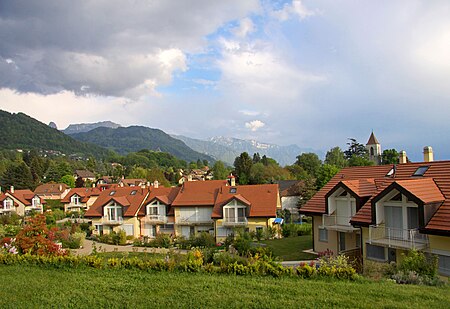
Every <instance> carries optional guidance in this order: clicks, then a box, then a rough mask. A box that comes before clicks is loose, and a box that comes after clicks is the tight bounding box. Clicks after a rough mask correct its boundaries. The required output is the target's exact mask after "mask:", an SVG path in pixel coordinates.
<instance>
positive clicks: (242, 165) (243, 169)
mask: <svg viewBox="0 0 450 309" xmlns="http://www.w3.org/2000/svg"><path fill="white" fill-rule="evenodd" d="M252 165H253V160H252V159H251V158H250V156H249V155H248V153H246V152H243V153H241V154H240V155H239V157H236V159H235V160H234V169H235V172H236V175H237V177H238V180H239V184H241V185H245V184H248V183H249V180H250V170H251V168H252Z"/></svg>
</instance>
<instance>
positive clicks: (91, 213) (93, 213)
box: [85, 187, 149, 217]
mask: <svg viewBox="0 0 450 309" xmlns="http://www.w3.org/2000/svg"><path fill="white" fill-rule="evenodd" d="M112 192H114V193H113V194H112ZM111 194H112V195H111ZM148 194H149V191H148V189H142V188H136V187H116V188H114V189H109V190H105V191H102V192H101V193H100V195H99V197H98V198H97V200H96V201H95V202H94V204H92V206H91V207H90V208H89V209H88V210H87V211H86V213H85V216H86V217H102V216H103V207H104V206H106V205H107V204H109V203H110V202H111V201H115V202H116V203H118V204H120V205H122V206H123V216H124V217H132V216H134V215H135V214H136V212H137V211H138V209H139V207H140V206H141V205H142V203H143V202H144V200H145V199H146V197H147V196H148Z"/></svg>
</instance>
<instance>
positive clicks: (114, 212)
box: [105, 205, 122, 221]
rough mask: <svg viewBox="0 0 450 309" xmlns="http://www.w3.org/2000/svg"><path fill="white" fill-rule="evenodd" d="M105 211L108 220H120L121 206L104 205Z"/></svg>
mask: <svg viewBox="0 0 450 309" xmlns="http://www.w3.org/2000/svg"><path fill="white" fill-rule="evenodd" d="M105 213H106V218H107V220H108V221H120V220H121V219H122V206H119V205H111V206H106V207H105Z"/></svg>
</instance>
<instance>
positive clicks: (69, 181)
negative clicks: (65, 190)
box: [61, 175, 75, 188]
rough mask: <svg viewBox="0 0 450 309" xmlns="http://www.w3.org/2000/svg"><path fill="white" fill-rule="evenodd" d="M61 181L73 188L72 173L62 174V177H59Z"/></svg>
mask: <svg viewBox="0 0 450 309" xmlns="http://www.w3.org/2000/svg"><path fill="white" fill-rule="evenodd" d="M61 182H62V183H65V184H66V185H68V186H69V187H71V188H75V179H74V178H73V176H72V175H64V176H63V177H61Z"/></svg>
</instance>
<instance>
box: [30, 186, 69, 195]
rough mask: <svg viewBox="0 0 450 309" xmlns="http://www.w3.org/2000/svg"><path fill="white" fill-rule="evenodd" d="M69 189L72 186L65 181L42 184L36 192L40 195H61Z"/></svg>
mask: <svg viewBox="0 0 450 309" xmlns="http://www.w3.org/2000/svg"><path fill="white" fill-rule="evenodd" d="M67 189H70V187H69V186H68V185H66V184H65V183H45V184H42V185H40V186H37V187H36V189H35V190H34V193H35V194H38V195H47V194H56V195H60V194H62V193H63V192H64V191H65V190H67Z"/></svg>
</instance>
